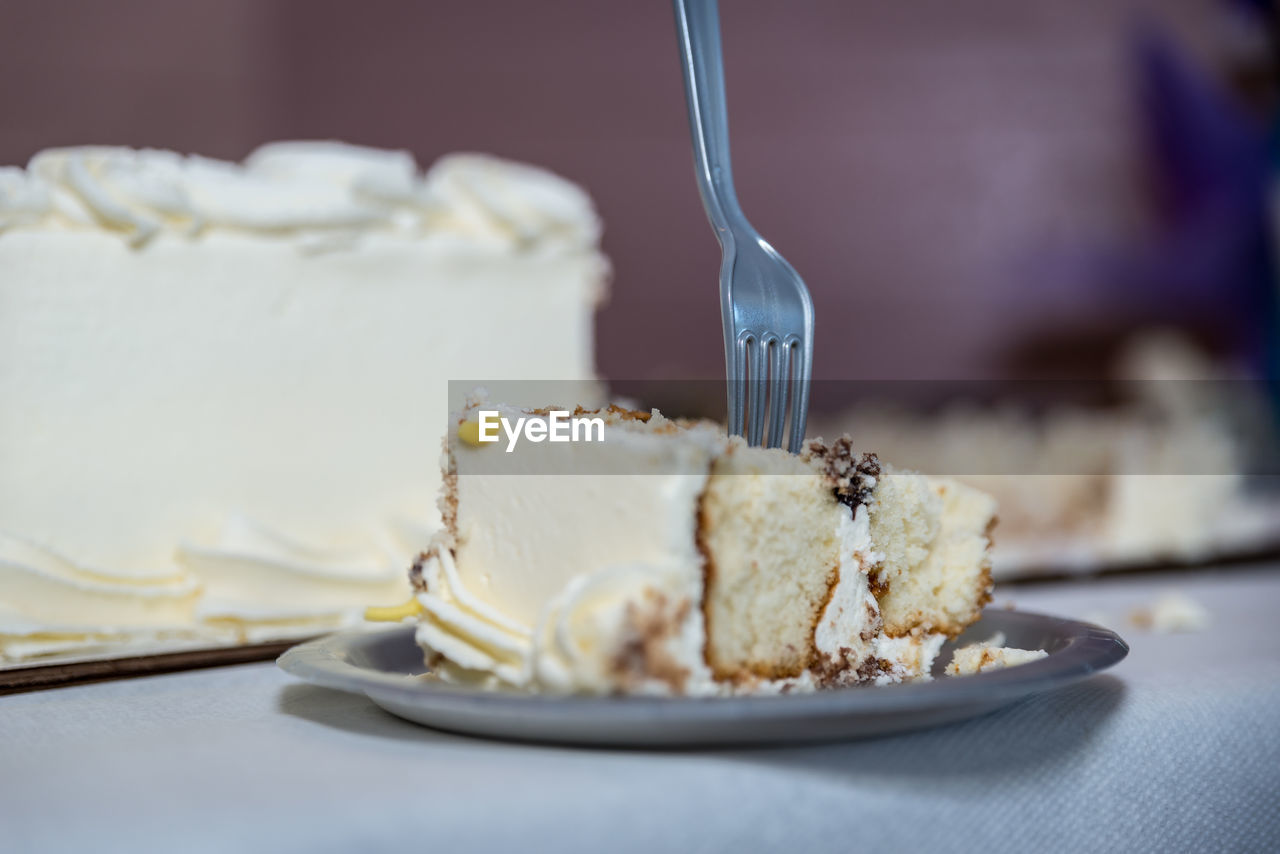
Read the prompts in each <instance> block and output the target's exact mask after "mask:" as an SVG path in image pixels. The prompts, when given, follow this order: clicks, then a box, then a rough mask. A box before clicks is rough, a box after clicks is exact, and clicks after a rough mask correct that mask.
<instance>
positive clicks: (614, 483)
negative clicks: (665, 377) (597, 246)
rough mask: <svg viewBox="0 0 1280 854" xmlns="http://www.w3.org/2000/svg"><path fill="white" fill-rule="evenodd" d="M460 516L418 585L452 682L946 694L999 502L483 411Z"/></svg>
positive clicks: (454, 456)
mask: <svg viewBox="0 0 1280 854" xmlns="http://www.w3.org/2000/svg"><path fill="white" fill-rule="evenodd" d="M566 418H568V420H569V421H574V420H575V419H576V420H577V422H579V423H576V424H571V425H570V426H568V427H566V426H565V423H566ZM504 421H505V425H504V426H502V428H501V430H499V427H498V425H499V424H504ZM512 425H515V427H514V429H511V428H512ZM530 425H535V426H534V427H531V426H530ZM536 425H541V426H536ZM579 426H583V429H582V430H581V431H579V432H578V433H577V436H578V438H577V440H576V441H574V440H573V438H572V437H573V436H574V435H575V431H577V428H578V427H579ZM557 431H559V433H560V435H561V436H562V437H570V438H569V439H568V440H565V441H553V440H552V439H551V437H552V436H554V435H555V434H556V432H557ZM596 434H598V438H597V435H596ZM538 436H541V437H543V438H541V439H539V438H537V437H538ZM509 437H514V438H509ZM586 437H590V440H588V439H587V438H586ZM441 510H442V513H443V516H444V519H445V523H446V526H445V529H444V531H443V532H442V533H441V534H440V535H439V537H438V538H437V541H436V542H435V543H434V544H433V546H432V548H431V549H430V550H429V551H428V552H426V553H425V554H423V555H422V556H421V557H420V558H419V560H418V561H417V562H416V563H415V564H414V567H413V570H412V572H411V578H412V581H413V584H414V586H415V588H416V589H417V590H418V596H417V597H416V606H415V607H416V610H418V611H419V612H420V613H419V618H418V629H417V638H418V642H419V643H420V644H421V646H422V647H423V648H424V650H425V651H426V655H427V659H428V663H429V665H430V666H431V667H432V668H433V669H434V670H435V671H436V672H437V673H438V674H439V675H440V676H441V677H442V678H444V679H447V680H452V681H459V682H468V683H479V684H485V685H490V686H493V687H504V686H505V687H510V688H519V689H526V690H543V691H556V692H583V693H615V692H621V693H634V692H646V693H647V692H653V693H666V694H694V695H697V694H716V693H731V692H751V691H779V690H790V689H795V688H814V687H824V686H834V685H852V684H860V683H887V682H897V681H902V680H907V679H914V678H920V677H927V676H928V674H929V672H930V670H931V668H932V665H933V661H934V658H935V657H936V655H937V653H938V650H939V648H940V647H941V645H942V643H943V641H944V640H945V639H946V638H948V637H954V636H955V635H957V634H959V632H961V631H962V630H963V629H964V628H965V627H967V626H968V625H970V624H971V623H973V622H974V621H975V620H977V619H978V617H979V616H980V613H981V609H982V606H983V604H984V603H985V602H986V601H987V600H988V599H989V597H990V588H991V580H990V573H989V556H988V552H989V547H990V536H989V533H990V529H991V526H992V525H993V523H994V520H995V505H994V502H993V501H992V500H991V499H990V498H988V497H987V496H986V495H984V494H982V493H980V492H977V491H976V490H973V489H970V488H967V487H964V486H962V485H960V484H958V483H955V482H953V481H948V480H937V479H932V478H927V477H924V476H922V475H918V474H914V473H911V472H899V471H894V470H892V469H890V468H888V467H886V466H883V465H882V464H881V463H880V461H879V460H878V459H877V458H876V457H875V455H873V454H865V453H857V452H855V451H854V450H853V448H852V446H851V443H850V441H849V440H848V439H847V438H845V439H840V440H837V441H835V442H832V443H826V442H823V441H822V440H820V439H817V440H812V441H810V442H809V443H808V446H807V447H806V449H805V451H804V453H803V454H802V455H800V456H795V455H791V454H788V453H786V452H784V451H781V450H767V449H761V448H751V447H748V446H747V445H746V444H745V443H744V442H743V441H742V440H741V439H738V438H729V437H727V436H726V435H725V434H724V432H723V430H722V428H720V427H719V426H717V425H714V424H711V423H709V422H677V421H672V420H668V419H666V418H664V417H663V416H662V415H660V414H659V413H657V412H656V411H654V412H651V413H642V412H632V411H626V410H622V409H617V408H613V409H609V410H602V411H593V412H586V411H582V410H578V411H576V412H574V413H568V412H557V411H555V410H540V411H523V410H516V409H512V408H509V407H505V406H497V405H491V404H488V403H486V402H484V400H483V399H477V400H473V401H471V402H470V403H469V405H468V406H467V407H466V408H465V409H464V410H463V411H462V412H461V413H460V414H459V415H458V416H457V417H456V418H455V420H454V427H453V432H452V434H451V436H450V441H449V442H448V448H447V453H446V460H445V483H444V489H443V491H442V498H441Z"/></svg>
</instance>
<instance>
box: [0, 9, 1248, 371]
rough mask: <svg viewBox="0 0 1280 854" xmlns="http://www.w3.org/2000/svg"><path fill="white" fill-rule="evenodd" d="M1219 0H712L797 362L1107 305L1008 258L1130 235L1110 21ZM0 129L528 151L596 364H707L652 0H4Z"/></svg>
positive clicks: (1030, 326) (693, 214) (1126, 137)
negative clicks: (785, 277) (599, 243)
mask: <svg viewBox="0 0 1280 854" xmlns="http://www.w3.org/2000/svg"><path fill="white" fill-rule="evenodd" d="M1221 11H1222V10H1221V8H1220V6H1219V5H1218V4H1216V3H1211V2H1208V1H1207V0H1161V2H1154V0H1153V1H1152V2H1138V0H1070V2H1067V0H965V2H955V0H912V2H909V3H887V2H877V0H860V2H850V0H823V2H793V3H783V2H768V0H725V2H723V3H722V10H721V12H722V17H723V29H724V39H725V50H726V57H727V66H728V84H729V95H730V112H731V120H732V125H733V144H734V157H735V165H736V171H737V175H738V183H739V194H740V196H741V198H742V200H743V204H744V207H745V208H746V209H747V211H748V214H749V215H750V216H751V218H752V219H753V220H754V221H755V223H756V225H757V226H758V227H759V229H760V230H761V232H762V233H763V234H764V235H765V236H766V237H768V238H769V239H770V240H771V241H772V242H773V243H774V244H775V245H776V246H777V247H778V248H779V249H780V251H782V253H783V254H784V255H786V257H787V258H788V259H790V260H791V261H792V262H793V263H794V264H795V266H796V268H797V269H798V270H800V272H801V273H802V275H804V276H805V278H806V279H807V281H808V282H809V283H810V286H811V288H812V289H813V291H814V295H815V301H816V304H817V309H818V324H819V325H818V336H819V337H818V345H817V354H816V358H815V372H816V375H817V376H819V377H827V378H847V377H868V376H871V377H935V378H936V377H983V376H990V375H993V374H998V373H1000V372H1001V371H1004V370H1006V367H1007V351H1008V349H1009V348H1010V347H1011V346H1013V345H1014V344H1016V343H1017V342H1018V340H1019V339H1022V338H1025V337H1027V336H1028V335H1034V334H1035V333H1036V331H1037V330H1041V329H1045V328H1048V327H1051V326H1061V325H1063V324H1075V323H1082V324H1086V323H1088V322H1090V321H1091V320H1093V319H1096V318H1098V317H1101V316H1103V315H1104V314H1105V313H1106V310H1107V305H1106V304H1105V300H1098V299H1093V300H1091V301H1088V302H1079V301H1076V302H1072V301H1068V302H1066V303H1064V302H1063V301H1062V298H1061V293H1060V292H1055V291H1049V290H1046V289H1044V288H1041V287H1038V286H1037V282H1036V276H1035V275H1034V264H1030V265H1029V259H1033V258H1034V257H1035V256H1036V253H1037V252H1039V251H1041V250H1042V249H1045V248H1053V247H1071V246H1074V245H1076V244H1080V245H1088V244H1091V243H1096V242H1107V241H1115V240H1127V239H1134V238H1136V237H1138V236H1140V235H1141V234H1142V230H1143V228H1144V211H1145V203H1144V201H1143V193H1142V189H1143V184H1142V180H1143V174H1142V170H1141V168H1140V167H1141V162H1140V161H1141V155H1140V151H1139V147H1138V144H1137V138H1136V137H1137V135H1136V134H1135V132H1134V131H1135V128H1134V119H1133V116H1134V110H1133V105H1134V97H1133V87H1132V75H1131V73H1130V72H1131V69H1130V68H1129V66H1128V64H1127V53H1126V51H1127V48H1128V45H1129V37H1130V35H1131V33H1132V28H1131V25H1132V24H1133V23H1134V22H1135V21H1136V20H1138V19H1139V18H1141V17H1143V16H1146V17H1148V18H1150V19H1153V20H1156V21H1158V22H1159V23H1160V24H1161V25H1162V26H1164V27H1166V28H1167V29H1168V30H1169V32H1171V33H1172V35H1174V36H1175V37H1176V38H1177V39H1178V41H1179V42H1180V43H1181V44H1182V45H1183V46H1184V47H1186V48H1187V49H1188V50H1189V51H1190V52H1191V53H1192V54H1193V55H1194V56H1195V57H1196V58H1197V59H1198V60H1200V61H1201V62H1202V63H1203V64H1205V65H1206V67H1209V68H1211V69H1212V68H1214V67H1215V65H1218V64H1221V62H1222V58H1223V57H1222V47H1221V45H1222V43H1223V39H1222V35H1223V34H1222V31H1221V26H1222V23H1223V21H1222V17H1221ZM0 116H3V119H2V120H0V163H23V162H25V161H26V160H27V158H28V157H30V155H31V154H32V153H34V152H35V151H37V150H38V149H40V148H43V147H46V146H52V145H66V144H80V143H112V144H126V145H135V146H157V147H166V148H174V149H178V150H180V151H195V152H201V153H205V154H210V155H214V156H221V157H227V158H239V157H242V156H243V155H245V154H246V153H247V152H248V151H250V150H251V149H252V148H253V147H254V146H256V145H257V144H259V143H261V142H264V141H267V140H272V139H279V138H298V137H333V138H341V139H345V140H349V141H352V142H359V143H366V144H370V145H377V146H386V147H396V148H407V149H410V150H412V151H414V152H415V153H416V154H417V156H418V157H419V159H420V161H422V162H428V161H430V160H431V159H433V158H434V157H436V156H438V155H439V154H441V153H444V152H447V151H452V150H458V149H473V150H483V151H490V152H494V153H497V154H501V155H505V156H509V157H513V158H519V159H524V160H528V161H532V162H534V163H539V164H544V165H546V166H549V167H551V168H553V169H555V170H557V171H558V172H560V173H562V174H564V175H566V176H569V177H570V178H572V179H574V180H576V181H578V182H581V183H582V184H583V185H585V186H586V187H587V188H588V189H589V190H590V191H591V192H592V194H593V195H594V196H595V198H596V200H597V203H598V205H599V207H600V210H601V212H602V214H603V216H604V219H605V221H606V225H607V235H606V249H607V251H608V252H609V254H610V255H611V256H612V257H613V259H614V262H615V267H616V277H615V281H614V288H613V295H612V299H611V301H610V303H609V305H608V306H607V307H606V308H605V309H604V311H603V312H602V313H601V315H600V317H599V323H598V333H599V351H600V355H599V362H600V366H601V368H602V370H603V371H604V373H605V374H606V375H611V376H614V377H635V378H644V377H653V378H656V377H685V376H701V377H715V376H719V375H721V372H722V352H721V346H720V342H719V340H718V335H719V319H718V305H717V298H716V283H715V279H716V271H717V263H718V248H717V246H716V244H715V241H714V239H713V238H712V235H711V232H710V230H709V227H708V226H707V224H706V221H705V220H704V218H703V215H702V211H701V207H700V205H699V202H698V198H697V192H696V189H695V186H694V181H693V172H692V164H691V155H690V148H689V142H688V132H687V129H686V124H685V113H684V104H683V94H682V87H681V80H680V73H679V68H678V65H677V55H676V49H675V36H674V32H673V25H672V16H671V10H670V7H669V4H668V3H666V2H663V0H649V2H599V0H594V2H593V0H573V1H572V2H568V0H559V2H544V3H526V2H514V0H512V2H493V0H483V2H469V3H444V2H424V3H410V2H391V0H377V1H376V2H369V1H368V0H366V2H360V3H354V2H344V3H337V2H315V0H310V1H308V0H196V2H182V3H174V2H171V0H112V2H109V3H104V2H97V1H96V0H60V2H34V0H30V1H29V2H22V1H21V0H19V2H14V1H13V0H0Z"/></svg>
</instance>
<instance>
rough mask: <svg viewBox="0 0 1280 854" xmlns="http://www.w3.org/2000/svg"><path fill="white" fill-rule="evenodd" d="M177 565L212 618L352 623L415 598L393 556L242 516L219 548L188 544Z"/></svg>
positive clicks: (224, 535) (231, 521) (225, 529)
mask: <svg viewBox="0 0 1280 854" xmlns="http://www.w3.org/2000/svg"><path fill="white" fill-rule="evenodd" d="M177 559H178V562H179V564H180V565H182V566H183V567H185V568H186V569H187V570H188V571H189V572H190V573H191V575H192V576H193V577H195V578H197V579H199V580H200V582H201V584H202V585H203V587H204V598H203V599H202V600H201V602H200V605H199V609H198V615H199V616H200V617H201V618H202V619H206V620H207V619H219V618H221V619H233V620H238V621H241V622H246V623H253V622H272V621H283V622H286V623H288V622H293V621H298V620H307V619H310V620H313V621H314V620H317V619H318V620H321V621H322V622H325V623H330V624H332V623H341V622H349V621H350V620H351V619H353V618H354V615H355V614H357V613H358V612H359V611H360V610H362V609H363V607H364V606H365V605H366V604H368V603H370V602H383V601H396V600H399V599H403V598H404V597H405V596H406V595H407V594H408V593H409V586H408V582H407V581H406V580H405V577H404V572H403V569H402V564H401V563H400V562H399V561H398V560H396V559H395V557H394V556H393V555H390V554H388V553H385V552H382V551H380V550H378V549H375V548H370V549H368V550H365V551H342V550H336V549H318V548H315V547H313V546H308V545H306V544H303V543H298V542H293V541H291V540H290V539H288V538H286V537H284V536H282V535H280V534H278V533H276V532H273V531H269V530H267V529H266V528H264V527H263V526H262V525H261V524H260V523H257V522H254V521H253V520H251V519H248V518H245V517H243V516H239V515H233V516H231V517H229V518H228V520H227V522H226V524H225V525H224V526H223V530H222V534H221V536H220V537H219V539H218V540H217V541H216V542H214V543H212V544H210V545H197V544H193V543H183V544H181V545H180V546H179V547H178V555H177ZM344 617H345V619H344Z"/></svg>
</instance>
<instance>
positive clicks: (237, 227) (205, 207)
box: [0, 141, 601, 252]
mask: <svg viewBox="0 0 1280 854" xmlns="http://www.w3.org/2000/svg"><path fill="white" fill-rule="evenodd" d="M18 228H26V229H31V228H35V229H98V230H104V231H109V232H114V233H118V234H120V235H121V236H122V237H123V238H124V239H126V240H127V241H128V242H129V243H130V244H131V245H133V246H143V245H145V244H146V243H148V242H149V241H151V240H152V239H154V238H155V237H156V236H157V235H160V234H163V233H173V234H177V235H185V236H188V237H195V236H198V235H200V234H202V233H204V232H206V231H209V230H230V231H238V232H250V233H258V234H263V235H276V236H300V237H303V238H308V237H309V238H316V237H319V238H325V237H332V236H335V235H336V236H340V237H344V238H346V239H348V240H349V239H353V238H359V237H360V236H362V235H365V234H370V233H383V234H391V235H397V236H401V237H405V238H411V239H423V238H433V237H438V238H443V239H448V240H450V241H453V242H456V243H459V244H461V245H464V246H473V247H478V248H482V249H485V250H489V251H498V252H519V251H548V252H564V251H574V250H585V249H591V248H592V247H594V246H595V244H596V243H597V242H598V240H599V237H600V231H601V225H600V220H599V217H598V216H597V215H596V212H595V209H594V207H593V206H592V203H591V200H590V198H589V197H588V196H587V194H586V193H585V192H584V191H583V190H582V189H581V188H580V187H578V186H577V185H575V184H573V183H571V182H569V181H567V180H565V179H563V178H561V177H559V176H557V175H554V174H552V173H551V172H548V171H546V170H543V169H539V168H537V167H533V166H528V165H525V164H520V163H514V162H511V161H507V160H502V159H500V158H497V157H492V156H489V155H483V154H451V155H448V156H445V157H443V158H441V159H440V160H439V161H437V162H436V163H435V164H434V165H433V166H432V167H431V168H430V169H429V170H427V171H426V172H425V173H422V172H420V171H419V169H418V166H417V164H416V163H415V161H414V159H413V156H412V155H411V154H409V153H408V152H405V151H386V150H382V149H376V148H366V147H362V146H354V145H347V144H344V143H339V142H319V141H316V142H277V143H271V144H268V145H264V146H262V147H261V148H259V149H257V150H256V151H254V152H253V153H252V154H250V155H249V157H248V158H246V159H245V161H244V162H243V163H231V162H227V161H222V160H214V159H211V158H208V157H201V156H199V155H181V154H178V153H176V152H172V151H159V150H154V149H141V150H137V149H131V148H117V147H79V148H55V149H48V150H46V151H42V152H40V153H39V154H37V155H36V156H35V157H33V158H32V159H31V162H30V163H29V164H28V165H27V168H26V169H20V168H16V167H4V168H0V233H3V232H4V231H5V230H8V229H18Z"/></svg>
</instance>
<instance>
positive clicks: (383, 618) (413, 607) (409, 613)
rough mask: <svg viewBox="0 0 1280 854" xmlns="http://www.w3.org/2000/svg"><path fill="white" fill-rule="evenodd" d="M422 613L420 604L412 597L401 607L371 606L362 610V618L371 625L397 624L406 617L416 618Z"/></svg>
mask: <svg viewBox="0 0 1280 854" xmlns="http://www.w3.org/2000/svg"><path fill="white" fill-rule="evenodd" d="M421 613H422V603H421V602H419V601H418V597H416V596H415V597H413V598H412V599H410V600H409V601H408V602H405V603H404V604H403V605H391V606H389V607H386V608H380V607H377V606H371V607H368V608H365V609H364V618H365V619H366V620H369V621H370V622H373V623H398V622H400V621H401V620H403V619H405V618H406V617H416V616H418V615H419V614H421Z"/></svg>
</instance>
